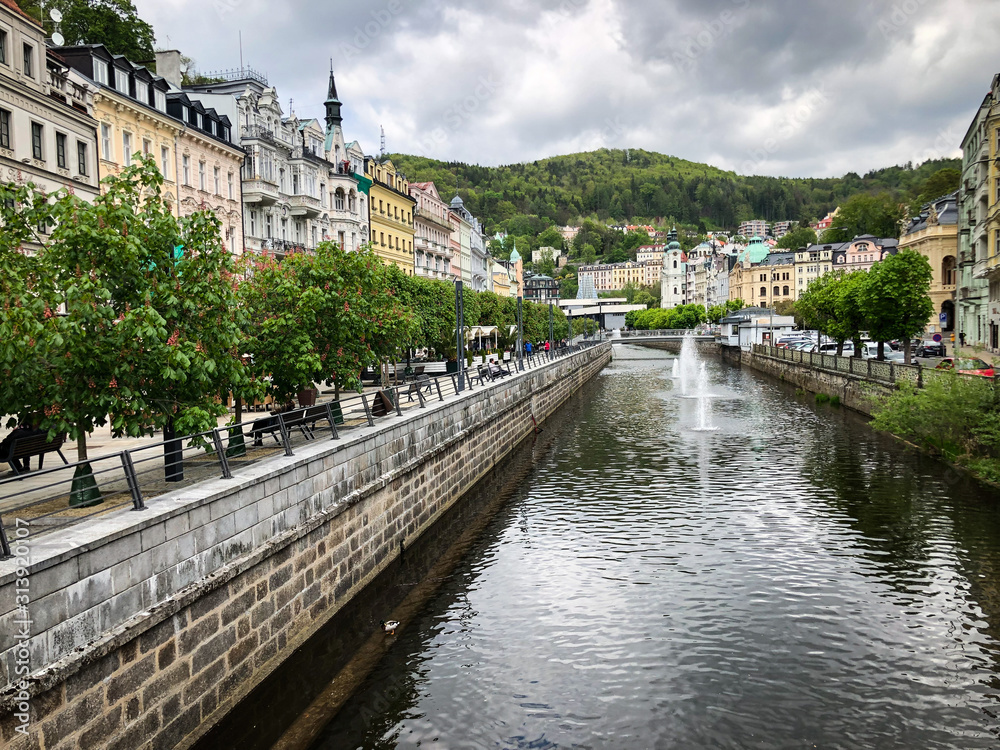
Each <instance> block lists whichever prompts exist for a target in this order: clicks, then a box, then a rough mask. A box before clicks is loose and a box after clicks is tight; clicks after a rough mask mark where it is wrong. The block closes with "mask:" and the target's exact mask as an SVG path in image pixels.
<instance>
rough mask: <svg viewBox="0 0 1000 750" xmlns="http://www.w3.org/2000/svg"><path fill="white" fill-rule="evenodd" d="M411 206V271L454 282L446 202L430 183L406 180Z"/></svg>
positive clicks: (418, 274)
mask: <svg viewBox="0 0 1000 750" xmlns="http://www.w3.org/2000/svg"><path fill="white" fill-rule="evenodd" d="M410 195H411V196H412V197H413V200H414V201H416V205H415V207H414V209H413V272H414V273H415V274H416V275H417V276H426V277H427V278H431V279H444V280H448V281H454V279H455V276H456V272H455V271H453V270H452V267H451V257H452V250H451V221H450V219H449V218H448V211H449V207H448V204H447V203H445V202H444V201H443V200H441V196H440V195H439V194H438V191H437V188H436V187H435V186H434V183H433V182H413V183H410Z"/></svg>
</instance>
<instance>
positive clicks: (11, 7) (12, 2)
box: [0, 0, 42, 28]
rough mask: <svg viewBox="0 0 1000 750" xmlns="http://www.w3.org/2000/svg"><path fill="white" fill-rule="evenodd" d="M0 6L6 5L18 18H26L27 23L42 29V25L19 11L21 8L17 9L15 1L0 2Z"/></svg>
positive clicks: (3, 0)
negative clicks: (29, 22)
mask: <svg viewBox="0 0 1000 750" xmlns="http://www.w3.org/2000/svg"><path fill="white" fill-rule="evenodd" d="M0 5H6V6H7V7H8V8H10V9H11V10H12V11H13V12H14V13H17V14H18V15H19V16H21V17H23V18H27V19H28V20H29V21H31V22H32V23H33V24H35V26H37V27H38V28H42V24H40V23H39V22H38V21H36V20H35V19H34V18H32V17H31V16H29V15H28V14H27V13H25V12H24V11H23V10H21V8H20V7H18V4H17V3H16V2H15V0H0Z"/></svg>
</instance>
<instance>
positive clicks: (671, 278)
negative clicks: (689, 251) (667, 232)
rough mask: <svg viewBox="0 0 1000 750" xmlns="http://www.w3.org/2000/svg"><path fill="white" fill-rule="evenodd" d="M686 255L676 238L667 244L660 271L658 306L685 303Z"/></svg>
mask: <svg viewBox="0 0 1000 750" xmlns="http://www.w3.org/2000/svg"><path fill="white" fill-rule="evenodd" d="M686 298H687V255H685V253H684V251H683V250H681V246H680V243H679V242H677V241H676V240H675V241H673V242H670V243H668V244H667V249H666V251H665V252H664V254H663V270H662V271H661V273H660V307H662V308H664V309H670V308H673V307H679V306H680V305H683V304H686V301H685V300H686Z"/></svg>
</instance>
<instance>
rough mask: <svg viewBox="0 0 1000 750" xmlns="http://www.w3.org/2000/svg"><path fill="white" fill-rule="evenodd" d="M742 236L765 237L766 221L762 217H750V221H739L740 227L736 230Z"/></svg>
mask: <svg viewBox="0 0 1000 750" xmlns="http://www.w3.org/2000/svg"><path fill="white" fill-rule="evenodd" d="M736 233H737V234H741V235H743V236H744V237H766V236H767V222H766V221H764V220H763V219H751V220H750V221H741V222H740V228H739V229H738V230H737V232H736Z"/></svg>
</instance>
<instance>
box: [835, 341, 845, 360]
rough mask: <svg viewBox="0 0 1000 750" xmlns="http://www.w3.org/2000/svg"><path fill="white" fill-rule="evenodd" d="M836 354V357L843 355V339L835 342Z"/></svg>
mask: <svg viewBox="0 0 1000 750" xmlns="http://www.w3.org/2000/svg"><path fill="white" fill-rule="evenodd" d="M837 356H838V357H843V356H844V342H843V341H838V342H837Z"/></svg>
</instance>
